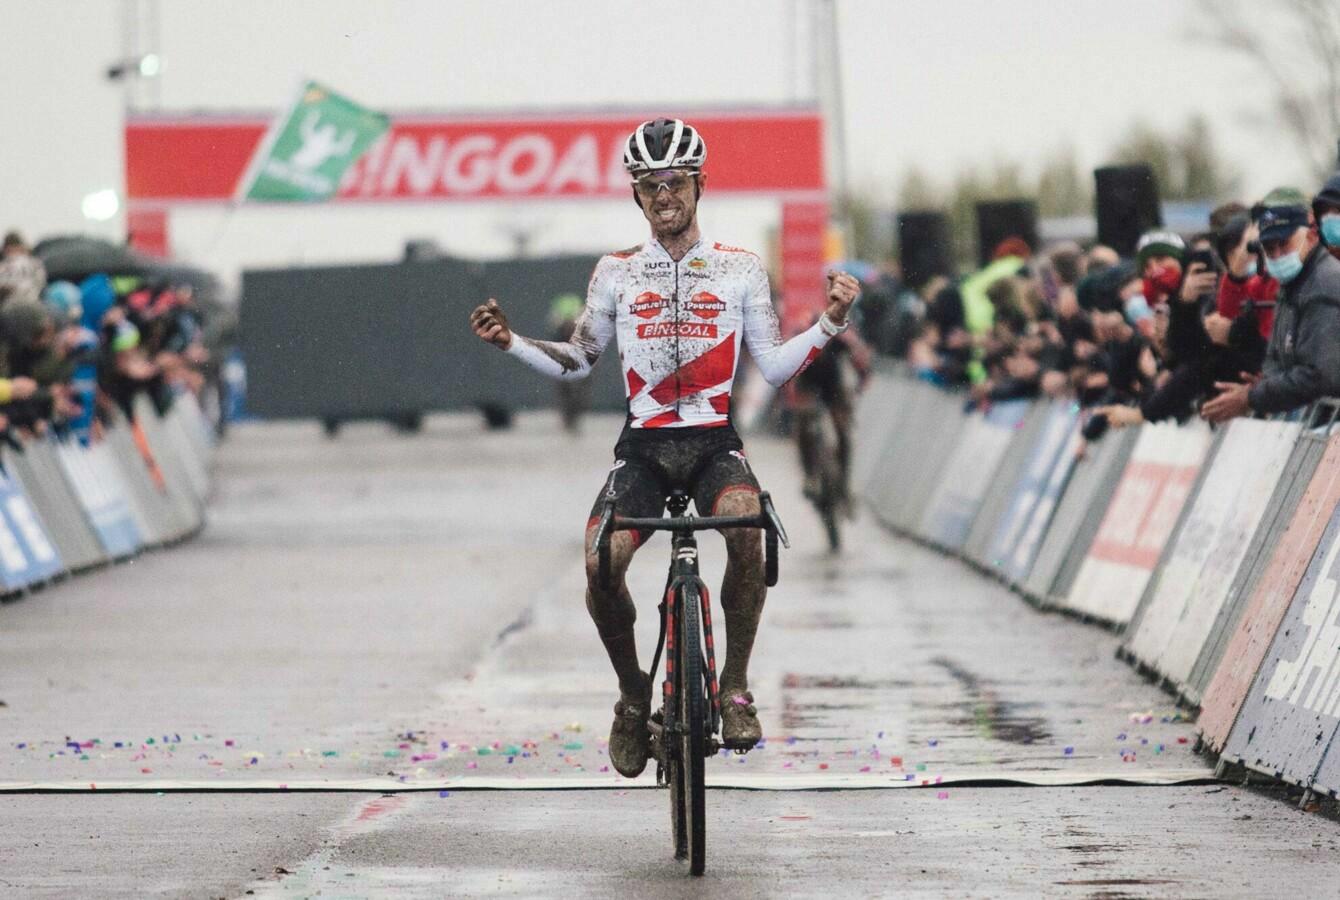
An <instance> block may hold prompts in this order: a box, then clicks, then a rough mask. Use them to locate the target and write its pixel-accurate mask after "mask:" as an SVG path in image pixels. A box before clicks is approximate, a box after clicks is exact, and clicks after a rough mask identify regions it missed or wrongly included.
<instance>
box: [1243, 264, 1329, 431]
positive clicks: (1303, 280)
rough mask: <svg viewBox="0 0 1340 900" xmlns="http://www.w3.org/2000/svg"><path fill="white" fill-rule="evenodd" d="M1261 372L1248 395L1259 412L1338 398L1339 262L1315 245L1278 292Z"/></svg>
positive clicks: (1254, 408) (1274, 410) (1282, 410)
mask: <svg viewBox="0 0 1340 900" xmlns="http://www.w3.org/2000/svg"><path fill="white" fill-rule="evenodd" d="M1262 372H1263V374H1264V376H1265V377H1263V378H1262V379H1261V380H1260V381H1259V382H1258V383H1257V384H1256V386H1255V387H1253V388H1252V390H1251V393H1250V394H1248V401H1249V402H1250V404H1251V407H1252V409H1253V410H1255V411H1256V412H1259V413H1273V412H1286V411H1288V410H1291V409H1297V408H1298V407H1300V406H1306V405H1307V404H1309V403H1311V402H1312V401H1314V400H1317V399H1318V398H1321V397H1327V396H1340V260H1336V259H1335V257H1333V256H1331V254H1329V253H1327V252H1326V248H1325V247H1323V246H1321V245H1320V244H1318V245H1317V246H1316V247H1315V248H1313V250H1312V252H1311V253H1310V254H1308V257H1307V260H1306V261H1305V262H1304V264H1303V271H1301V272H1299V273H1298V277H1297V278H1295V279H1294V280H1293V281H1292V282H1290V283H1289V284H1287V285H1284V287H1283V288H1282V289H1281V291H1280V295H1279V300H1278V302H1277V305H1276V307H1275V325H1274V327H1273V329H1272V330H1271V332H1270V343H1269V345H1268V346H1267V348H1266V360H1265V364H1264V366H1263V367H1262Z"/></svg>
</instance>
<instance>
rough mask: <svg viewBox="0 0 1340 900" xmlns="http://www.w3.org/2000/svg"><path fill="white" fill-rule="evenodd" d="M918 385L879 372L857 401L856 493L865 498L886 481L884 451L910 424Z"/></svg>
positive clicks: (854, 438)
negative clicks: (882, 458) (882, 468)
mask: <svg viewBox="0 0 1340 900" xmlns="http://www.w3.org/2000/svg"><path fill="white" fill-rule="evenodd" d="M915 389H916V382H914V381H913V380H912V379H911V378H909V377H907V376H903V375H900V374H899V373H897V372H894V371H890V372H879V373H877V374H876V375H875V377H873V378H872V379H871V380H870V384H869V386H868V387H867V388H866V389H865V391H863V392H862V393H861V395H860V397H859V398H858V399H857V406H856V423H855V432H854V434H853V436H852V470H851V484H852V489H853V490H855V491H856V492H857V493H858V494H860V495H864V494H865V493H866V492H867V491H869V490H870V488H871V487H872V486H873V485H874V484H875V482H876V480H877V478H878V479H881V480H882V477H883V473H882V472H881V471H880V462H881V457H882V456H883V451H884V448H886V447H889V446H890V445H891V444H892V443H893V441H894V438H895V436H896V435H897V433H898V431H899V429H900V428H902V427H903V426H905V425H906V424H908V423H910V422H911V421H912V420H911V418H910V417H909V407H910V406H911V398H912V394H913V392H914V391H915Z"/></svg>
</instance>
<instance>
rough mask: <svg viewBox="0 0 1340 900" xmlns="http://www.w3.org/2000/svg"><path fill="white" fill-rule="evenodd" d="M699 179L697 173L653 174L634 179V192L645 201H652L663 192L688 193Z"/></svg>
mask: <svg viewBox="0 0 1340 900" xmlns="http://www.w3.org/2000/svg"><path fill="white" fill-rule="evenodd" d="M697 177H698V173H697V172H674V173H672V174H668V175H667V174H666V173H664V172H657V173H651V174H647V175H642V176H639V177H638V178H634V179H633V190H635V191H637V195H638V196H639V197H642V198H643V199H651V198H652V197H655V196H656V195H657V194H659V193H660V192H661V191H663V190H664V191H669V192H670V193H672V194H678V193H682V192H684V191H687V190H688V188H689V185H690V184H692V183H693V179H695V178H697Z"/></svg>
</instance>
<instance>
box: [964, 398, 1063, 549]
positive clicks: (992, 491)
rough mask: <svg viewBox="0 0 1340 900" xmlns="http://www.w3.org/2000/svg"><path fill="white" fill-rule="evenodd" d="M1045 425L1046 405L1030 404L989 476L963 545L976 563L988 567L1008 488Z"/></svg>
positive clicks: (1006, 505) (1019, 471)
mask: <svg viewBox="0 0 1340 900" xmlns="http://www.w3.org/2000/svg"><path fill="white" fill-rule="evenodd" d="M1046 424H1047V404H1045V403H1035V404H1033V406H1032V407H1031V408H1030V409H1029V411H1028V415H1027V416H1026V417H1025V418H1024V420H1023V422H1021V423H1020V425H1019V427H1018V428H1017V429H1016V430H1015V432H1014V438H1013V439H1012V440H1011V441H1010V445H1009V446H1008V447H1007V448H1006V449H1005V453H1004V455H1002V457H1001V460H1000V463H999V465H997V466H996V471H995V472H993V473H992V475H991V486H990V487H989V488H988V489H987V492H986V496H985V497H984V498H983V499H982V505H981V508H980V509H979V510H978V511H977V518H975V519H974V520H973V523H972V528H971V529H969V530H968V539H967V541H965V542H964V545H963V555H964V556H966V557H967V558H968V559H969V560H971V561H972V562H974V563H976V564H977V565H979V566H982V567H988V568H989V567H990V565H991V555H990V550H991V546H990V545H991V539H992V538H993V537H995V534H996V528H997V526H998V525H999V524H1000V517H1001V516H1003V515H1005V512H1006V508H1007V507H1008V506H1009V502H1010V496H1011V491H1012V490H1013V488H1014V485H1015V484H1016V483H1018V481H1019V479H1020V478H1021V477H1022V473H1023V470H1024V466H1026V465H1027V464H1028V453H1029V450H1030V449H1031V448H1032V447H1033V445H1034V444H1035V443H1036V442H1037V439H1038V435H1039V434H1040V433H1041V432H1042V429H1043V427H1044V426H1045V425H1046Z"/></svg>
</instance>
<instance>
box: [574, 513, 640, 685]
mask: <svg viewBox="0 0 1340 900" xmlns="http://www.w3.org/2000/svg"><path fill="white" fill-rule="evenodd" d="M594 533H595V528H594V527H593V528H588V529H587V531H586V609H587V612H589V613H590V614H591V619H592V620H593V621H594V622H595V623H596V630H597V631H598V632H600V640H601V642H602V643H603V644H604V645H605V652H606V653H608V654H609V658H610V662H611V663H612V664H613V665H614V671H615V673H616V674H617V675H618V676H619V692H620V693H621V694H623V695H624V697H626V698H628V699H629V700H636V701H637V702H641V701H642V700H645V699H646V697H645V694H646V692H647V676H646V674H645V673H644V672H643V671H642V669H641V667H640V666H639V665H638V661H637V641H636V640H635V639H634V636H633V623H634V622H636V621H637V607H636V606H634V605H633V598H632V595H630V594H629V593H628V585H627V583H626V582H625V581H624V576H625V574H626V573H627V572H628V564H629V563H630V562H631V561H632V559H633V554H634V553H635V552H636V551H637V547H636V546H635V545H634V541H633V535H632V534H631V533H630V532H627V531H617V532H615V533H614V534H613V535H612V536H611V537H610V578H609V582H610V586H609V587H606V586H605V585H603V584H601V582H600V563H599V556H598V554H597V553H596V548H595V547H594V546H593V545H592V543H591V539H592V537H593V536H594Z"/></svg>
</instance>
